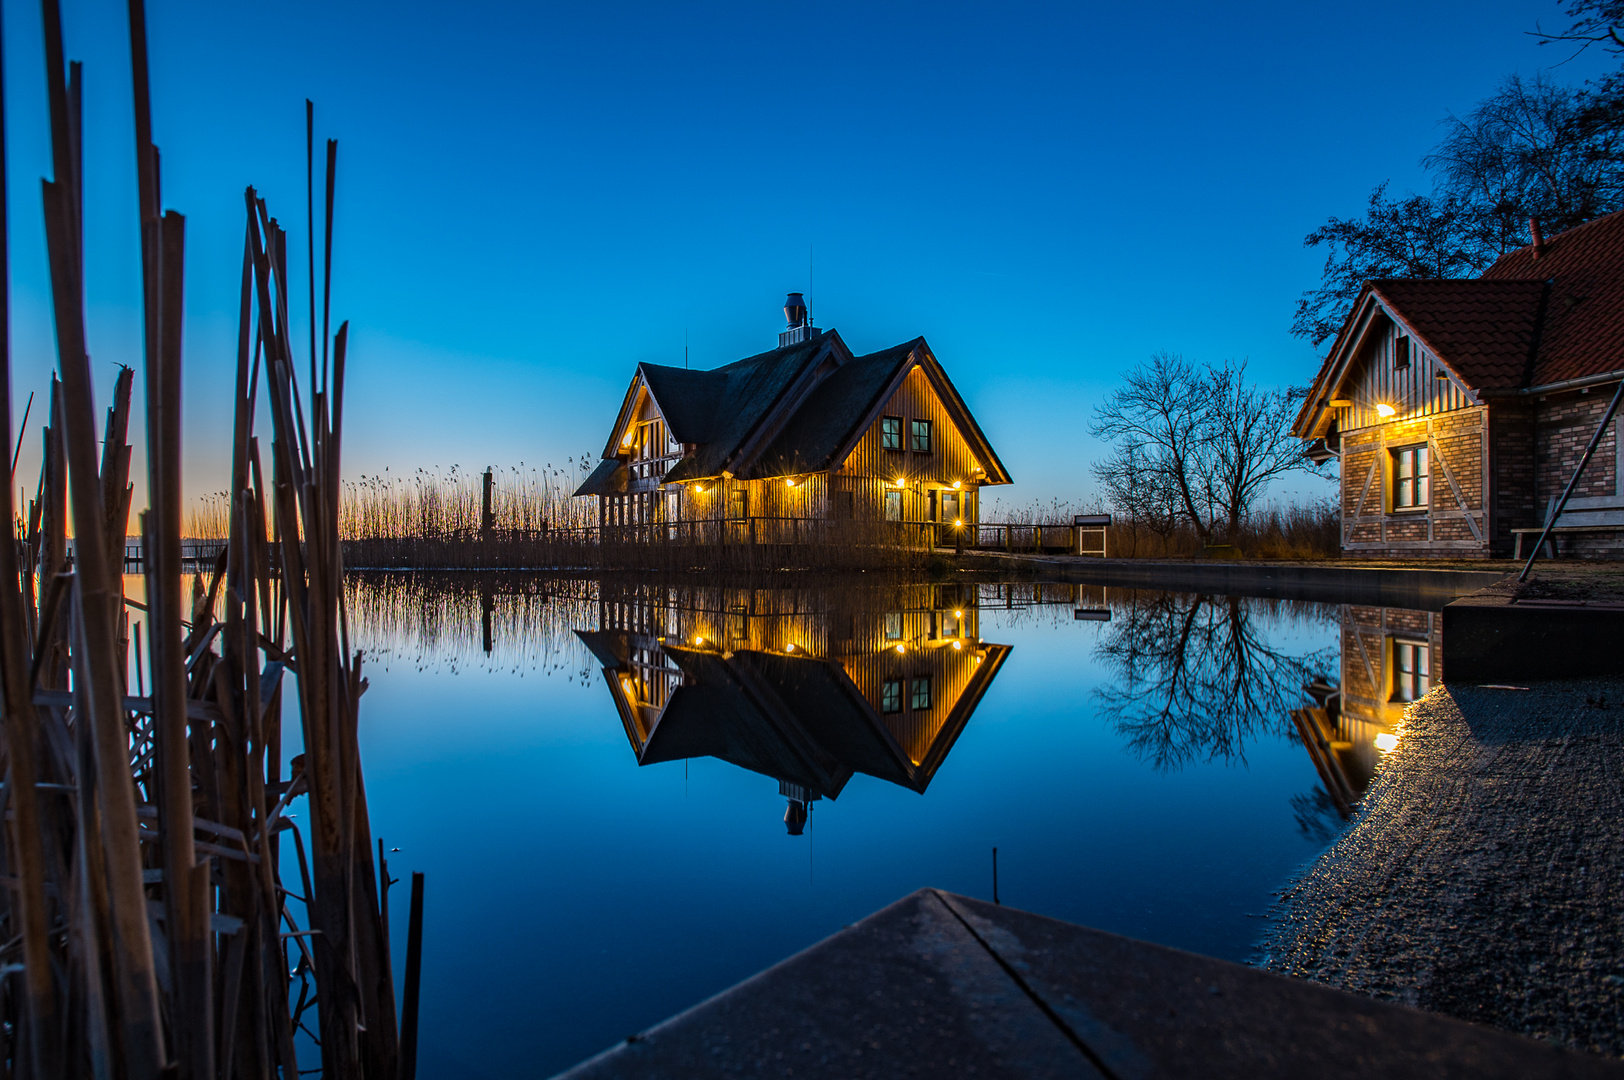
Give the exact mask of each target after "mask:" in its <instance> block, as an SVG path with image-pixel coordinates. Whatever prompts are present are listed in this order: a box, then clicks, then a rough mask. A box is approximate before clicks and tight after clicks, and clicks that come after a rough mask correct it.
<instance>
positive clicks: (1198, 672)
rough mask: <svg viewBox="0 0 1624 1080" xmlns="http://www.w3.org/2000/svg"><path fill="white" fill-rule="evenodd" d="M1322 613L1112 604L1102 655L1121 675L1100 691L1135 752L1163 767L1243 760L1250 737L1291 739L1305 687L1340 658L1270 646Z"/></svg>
mask: <svg viewBox="0 0 1624 1080" xmlns="http://www.w3.org/2000/svg"><path fill="white" fill-rule="evenodd" d="M1317 614H1321V613H1320V612H1318V610H1317V606H1316V605H1304V604H1290V603H1284V602H1280V601H1265V600H1252V599H1247V598H1244V597H1236V596H1220V597H1213V596H1192V595H1189V594H1184V593H1139V594H1137V595H1136V596H1135V597H1134V598H1133V599H1132V601H1131V602H1129V603H1128V604H1126V605H1124V606H1123V607H1121V608H1117V607H1115V605H1113V611H1112V619H1111V623H1110V626H1109V629H1108V630H1106V632H1105V633H1104V634H1103V635H1102V636H1101V639H1100V644H1099V647H1098V655H1099V656H1100V658H1101V659H1103V660H1105V661H1107V662H1108V663H1109V664H1110V665H1111V666H1112V667H1114V668H1115V669H1116V671H1117V678H1116V680H1115V681H1114V682H1113V683H1112V684H1111V685H1109V686H1106V687H1102V688H1100V689H1099V690H1096V691H1095V695H1096V697H1097V698H1098V700H1099V702H1100V704H1101V706H1102V708H1103V712H1104V715H1105V716H1106V717H1107V718H1108V719H1109V720H1110V721H1111V723H1112V725H1113V727H1114V728H1115V729H1116V731H1117V732H1118V733H1119V734H1121V735H1123V736H1125V737H1126V738H1127V740H1128V747H1129V748H1130V749H1131V750H1132V751H1133V753H1134V754H1135V755H1136V756H1138V757H1139V758H1140V759H1142V760H1148V761H1150V762H1151V763H1152V764H1154V765H1155V766H1156V768H1158V769H1180V768H1183V767H1184V766H1185V765H1188V764H1190V763H1191V762H1195V761H1240V762H1244V761H1245V760H1246V744H1247V742H1248V741H1249V740H1253V739H1257V738H1260V737H1263V736H1267V735H1276V736H1283V735H1287V734H1289V732H1290V730H1291V718H1290V712H1291V710H1292V709H1293V708H1296V707H1297V706H1299V705H1300V704H1302V703H1303V701H1304V693H1303V685H1304V684H1305V683H1307V682H1309V681H1310V680H1311V679H1312V678H1313V676H1314V674H1315V673H1316V672H1318V671H1322V670H1325V669H1326V668H1328V667H1330V666H1331V665H1332V663H1333V662H1334V661H1335V660H1336V651H1335V649H1334V648H1326V649H1320V650H1317V651H1314V652H1310V653H1306V654H1293V653H1290V652H1287V651H1285V650H1284V649H1282V648H1281V647H1279V646H1278V645H1276V644H1274V643H1273V642H1272V641H1271V640H1270V638H1271V637H1274V638H1278V637H1280V636H1282V635H1281V634H1280V633H1279V631H1281V630H1284V629H1289V627H1288V625H1287V624H1289V623H1291V622H1297V621H1307V620H1310V619H1313V617H1314V616H1315V615H1317ZM1327 617H1329V616H1327ZM1313 621H1319V620H1317V619H1314V620H1313Z"/></svg>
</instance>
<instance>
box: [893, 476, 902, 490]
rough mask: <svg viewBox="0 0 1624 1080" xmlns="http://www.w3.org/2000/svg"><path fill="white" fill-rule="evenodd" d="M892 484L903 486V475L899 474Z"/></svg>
mask: <svg viewBox="0 0 1624 1080" xmlns="http://www.w3.org/2000/svg"><path fill="white" fill-rule="evenodd" d="M891 486H892V487H901V486H902V477H900V476H899V477H897V478H896V479H895V480H893V481H891Z"/></svg>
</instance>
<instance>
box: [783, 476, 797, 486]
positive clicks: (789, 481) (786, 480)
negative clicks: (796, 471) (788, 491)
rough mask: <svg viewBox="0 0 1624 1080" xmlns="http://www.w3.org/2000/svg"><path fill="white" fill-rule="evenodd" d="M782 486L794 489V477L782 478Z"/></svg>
mask: <svg viewBox="0 0 1624 1080" xmlns="http://www.w3.org/2000/svg"><path fill="white" fill-rule="evenodd" d="M784 486H785V487H794V486H795V477H793V476H786V477H784Z"/></svg>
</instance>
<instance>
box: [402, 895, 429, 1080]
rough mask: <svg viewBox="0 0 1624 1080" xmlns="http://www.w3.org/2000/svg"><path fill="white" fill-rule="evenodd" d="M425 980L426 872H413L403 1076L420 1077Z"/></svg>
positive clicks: (406, 1079) (404, 1079)
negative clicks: (420, 1014) (420, 1007)
mask: <svg viewBox="0 0 1624 1080" xmlns="http://www.w3.org/2000/svg"><path fill="white" fill-rule="evenodd" d="M422 983H423V875H422V874H421V873H419V872H417V871H415V870H414V871H413V872H412V906H411V912H410V914H408V916H407V923H406V986H405V991H406V998H405V1001H403V1002H402V1003H401V1012H400V1074H399V1080H417V998H418V992H419V990H420V988H421V987H422Z"/></svg>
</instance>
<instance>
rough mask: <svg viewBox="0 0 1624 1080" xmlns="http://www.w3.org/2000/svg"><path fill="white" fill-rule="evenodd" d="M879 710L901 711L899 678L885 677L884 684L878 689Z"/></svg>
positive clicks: (900, 681)
mask: <svg viewBox="0 0 1624 1080" xmlns="http://www.w3.org/2000/svg"><path fill="white" fill-rule="evenodd" d="M880 711H881V712H888V713H892V712H901V711H902V680H901V679H887V680H886V681H885V686H884V687H883V688H882V689H881V690H880Z"/></svg>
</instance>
